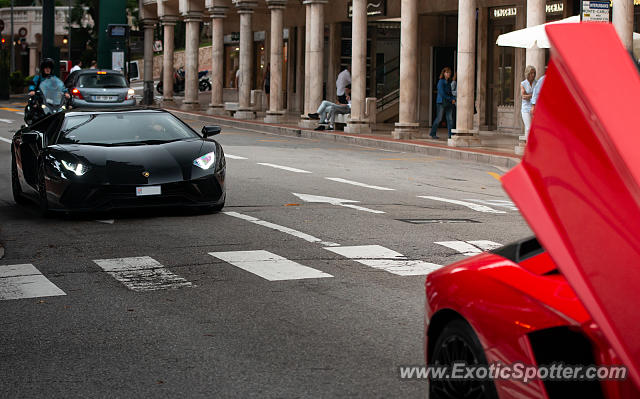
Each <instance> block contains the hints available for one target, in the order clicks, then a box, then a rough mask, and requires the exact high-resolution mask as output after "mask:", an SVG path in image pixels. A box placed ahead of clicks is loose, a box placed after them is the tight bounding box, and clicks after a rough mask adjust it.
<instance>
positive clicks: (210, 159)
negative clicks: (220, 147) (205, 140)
mask: <svg viewBox="0 0 640 399" xmlns="http://www.w3.org/2000/svg"><path fill="white" fill-rule="evenodd" d="M215 163H216V153H215V152H210V153H208V154H204V155H203V156H201V157H199V158H196V159H194V160H193V164H194V165H196V166H198V167H200V168H202V169H204V170H207V169H209V168H211V166H213V164H215Z"/></svg>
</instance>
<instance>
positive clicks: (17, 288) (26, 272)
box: [0, 264, 67, 300]
mask: <svg viewBox="0 0 640 399" xmlns="http://www.w3.org/2000/svg"><path fill="white" fill-rule="evenodd" d="M61 295H67V294H65V293H64V291H62V290H61V289H60V288H58V287H57V286H56V285H55V284H53V283H52V282H51V281H49V279H47V278H46V277H45V276H43V275H42V273H40V271H39V270H38V269H36V268H35V266H33V265H32V264H23V265H7V266H0V300H8V299H22V298H40V297H45V296H61Z"/></svg>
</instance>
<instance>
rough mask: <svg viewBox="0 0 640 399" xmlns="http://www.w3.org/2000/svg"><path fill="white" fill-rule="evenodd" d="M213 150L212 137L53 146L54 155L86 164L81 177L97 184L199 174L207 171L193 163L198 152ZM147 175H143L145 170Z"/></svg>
mask: <svg viewBox="0 0 640 399" xmlns="http://www.w3.org/2000/svg"><path fill="white" fill-rule="evenodd" d="M209 152H216V153H219V152H218V151H216V143H215V142H214V141H209V140H203V139H193V140H181V141H174V142H170V143H164V144H149V145H133V146H97V145H81V144H65V145H57V146H54V147H52V154H53V155H54V157H56V158H61V159H64V158H65V157H69V156H70V155H71V156H72V159H67V161H68V162H69V161H75V160H77V161H80V162H82V163H83V164H85V165H87V166H89V171H88V172H87V174H86V175H85V176H86V177H85V176H83V178H85V180H87V181H89V180H90V181H91V183H97V184H118V185H121V184H162V183H168V182H175V181H181V180H189V179H193V178H198V177H201V176H202V175H204V174H205V173H207V172H211V171H213V169H210V170H209V171H204V170H202V169H200V168H198V167H196V166H194V165H193V161H194V160H195V159H196V158H198V157H199V156H201V155H204V154H206V153H209ZM144 172H148V173H149V177H145V173H144Z"/></svg>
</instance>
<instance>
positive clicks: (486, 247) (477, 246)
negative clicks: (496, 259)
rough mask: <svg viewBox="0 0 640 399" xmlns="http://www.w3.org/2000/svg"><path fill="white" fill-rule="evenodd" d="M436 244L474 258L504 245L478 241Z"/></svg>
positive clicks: (440, 242) (441, 242)
mask: <svg viewBox="0 0 640 399" xmlns="http://www.w3.org/2000/svg"><path fill="white" fill-rule="evenodd" d="M435 244H438V245H442V246H444V247H447V248H451V249H453V250H454V251H457V252H460V253H461V254H463V255H465V256H473V255H477V254H479V253H482V252H483V251H490V250H492V249H496V248H499V247H501V246H502V244H498V243H497V242H493V241H488V240H477V241H466V242H465V241H439V242H436V243H435Z"/></svg>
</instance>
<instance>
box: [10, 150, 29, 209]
mask: <svg viewBox="0 0 640 399" xmlns="http://www.w3.org/2000/svg"><path fill="white" fill-rule="evenodd" d="M11 191H12V192H13V200H14V201H15V202H16V204H24V203H25V202H26V199H25V198H24V196H23V195H22V187H20V179H19V178H18V165H16V156H15V154H14V153H13V152H11Z"/></svg>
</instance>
